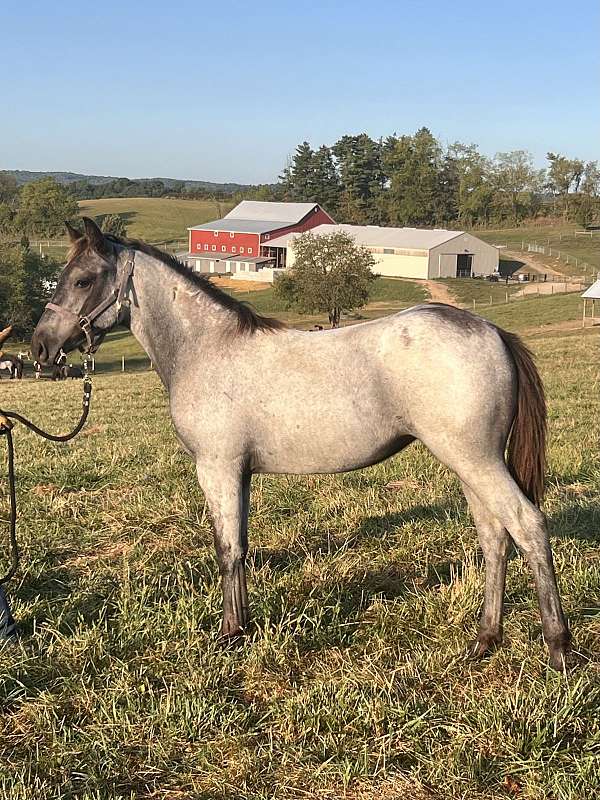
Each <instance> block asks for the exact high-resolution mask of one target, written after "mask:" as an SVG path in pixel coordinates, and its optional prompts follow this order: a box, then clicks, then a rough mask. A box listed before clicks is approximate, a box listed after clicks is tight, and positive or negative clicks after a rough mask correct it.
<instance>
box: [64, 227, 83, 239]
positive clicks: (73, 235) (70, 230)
mask: <svg viewBox="0 0 600 800" xmlns="http://www.w3.org/2000/svg"><path fill="white" fill-rule="evenodd" d="M65 228H66V229H67V234H68V236H69V241H70V242H71V243H72V244H75V242H77V241H79V239H83V233H82V232H81V231H78V230H77V228H74V227H73V226H72V225H71V223H70V222H68V221H66V222H65Z"/></svg>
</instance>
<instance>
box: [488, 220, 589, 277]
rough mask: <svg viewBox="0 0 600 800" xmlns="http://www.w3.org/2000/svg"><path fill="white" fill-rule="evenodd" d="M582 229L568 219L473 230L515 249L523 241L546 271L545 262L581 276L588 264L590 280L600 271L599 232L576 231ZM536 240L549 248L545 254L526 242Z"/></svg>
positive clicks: (494, 241)
mask: <svg viewBox="0 0 600 800" xmlns="http://www.w3.org/2000/svg"><path fill="white" fill-rule="evenodd" d="M580 230H581V227H580V226H579V225H575V224H572V223H565V224H562V225H561V224H558V225H557V224H554V225H546V226H544V225H528V226H522V227H520V228H505V229H500V230H492V229H484V230H475V231H473V232H472V233H473V235H474V236H478V237H479V238H480V239H483V240H484V241H485V242H489V244H499V245H504V246H505V247H506V248H507V249H509V250H512V251H513V252H516V251H520V250H521V247H522V246H523V244H524V246H525V255H527V256H529V257H531V258H532V259H533V260H534V261H537V262H539V264H540V271H543V268H542V264H549V265H550V266H552V267H553V268H554V269H555V270H556V271H557V272H560V273H562V274H563V275H575V276H580V275H584V274H585V269H584V267H583V266H582V265H583V264H587V265H588V267H587V278H588V280H590V281H591V280H594V279H595V278H596V274H597V273H598V272H600V232H598V231H596V232H595V233H594V234H593V235H592V236H590V235H589V234H587V235H581V234H576V233H575V231H580ZM534 243H537V244H538V245H539V246H540V247H544V248H546V252H545V254H544V255H539V256H537V255H536V254H535V253H528V252H527V245H528V244H534ZM550 249H551V250H552V254H551V255H550V252H549V251H550ZM559 254H560V257H559ZM567 256H568V257H569V258H568V262H567Z"/></svg>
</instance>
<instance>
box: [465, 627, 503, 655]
mask: <svg viewBox="0 0 600 800" xmlns="http://www.w3.org/2000/svg"><path fill="white" fill-rule="evenodd" d="M501 644H502V637H501V636H498V635H497V634H492V633H480V634H479V636H478V637H477V639H475V641H474V642H473V643H472V645H471V646H470V647H469V656H470V657H471V658H472V659H474V660H475V661H480V660H481V659H482V658H486V657H487V656H490V655H491V654H492V653H493V652H494V651H495V650H497V649H498V647H500V645H501Z"/></svg>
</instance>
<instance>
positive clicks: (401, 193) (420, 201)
mask: <svg viewBox="0 0 600 800" xmlns="http://www.w3.org/2000/svg"><path fill="white" fill-rule="evenodd" d="M383 164H384V168H385V172H386V175H387V177H388V179H389V190H388V192H387V196H388V214H389V221H390V222H391V224H392V225H433V224H435V223H436V222H437V221H438V218H439V216H440V210H441V208H442V207H443V206H444V205H446V207H448V206H451V205H452V203H448V202H446V203H441V202H440V197H441V195H442V193H443V181H442V170H443V166H444V165H443V158H442V147H441V145H440V143H439V142H438V141H437V139H436V138H435V137H434V136H433V134H432V133H431V131H430V130H428V129H427V128H421V129H420V130H418V131H417V132H416V133H415V135H414V136H400V137H397V136H390V137H388V138H387V139H386V141H385V143H384V147H383ZM446 179H447V180H448V182H449V184H450V185H454V179H453V176H452V175H451V174H450V173H448V174H447V175H446ZM442 216H447V214H446V212H445V211H444V212H442Z"/></svg>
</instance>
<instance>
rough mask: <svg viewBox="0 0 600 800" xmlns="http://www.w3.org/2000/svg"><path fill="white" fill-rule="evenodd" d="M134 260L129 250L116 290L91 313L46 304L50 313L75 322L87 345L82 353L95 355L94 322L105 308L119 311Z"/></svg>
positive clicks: (97, 345)
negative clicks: (53, 312)
mask: <svg viewBox="0 0 600 800" xmlns="http://www.w3.org/2000/svg"><path fill="white" fill-rule="evenodd" d="M134 259H135V250H130V251H129V254H128V256H127V261H126V262H125V266H124V267H123V275H122V277H121V282H120V284H119V286H118V288H117V287H116V286H115V288H114V289H113V290H112V292H111V293H110V294H109V295H108V297H106V298H105V299H104V300H103V301H102V302H101V303H99V304H98V305H97V306H96V307H95V308H93V309H92V310H91V311H88V313H87V314H77V313H76V312H75V311H71V309H70V308H65V307H64V306H59V305H57V304H56V303H46V308H49V309H50V310H51V311H55V312H57V313H58V314H62V315H63V316H66V317H71V318H72V319H75V320H77V324H78V325H79V327H80V328H81V330H82V331H83V333H84V335H85V338H86V341H87V344H88V346H87V347H86V349H85V351H84V352H86V353H95V352H96V350H97V349H98V347H99V346H100V342H98V344H96V337H95V334H94V328H93V325H94V321H95V320H97V319H98V317H99V316H100V315H101V314H104V312H105V311H106V309H107V308H110V307H111V306H112V305H114V304H115V303H116V304H117V314H118V313H119V311H120V310H121V308H122V306H123V304H124V302H125V295H126V294H127V289H128V287H129V281H130V279H131V276H132V275H133V267H134ZM84 305H85V303H84Z"/></svg>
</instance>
